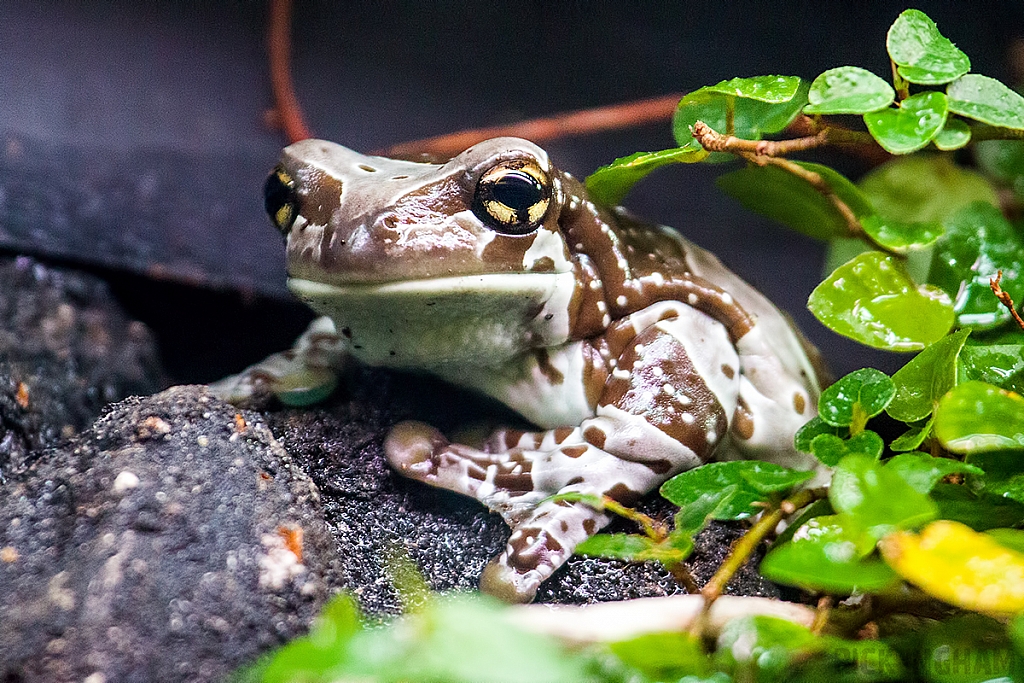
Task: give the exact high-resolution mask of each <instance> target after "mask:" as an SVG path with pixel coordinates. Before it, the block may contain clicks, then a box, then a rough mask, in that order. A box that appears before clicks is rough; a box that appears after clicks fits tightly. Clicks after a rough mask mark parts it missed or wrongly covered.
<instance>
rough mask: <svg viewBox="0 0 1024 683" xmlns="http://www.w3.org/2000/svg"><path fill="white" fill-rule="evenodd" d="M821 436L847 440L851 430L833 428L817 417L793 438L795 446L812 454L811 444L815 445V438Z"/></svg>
mask: <svg viewBox="0 0 1024 683" xmlns="http://www.w3.org/2000/svg"><path fill="white" fill-rule="evenodd" d="M819 434H831V435H833V436H836V437H839V438H840V439H845V438H846V437H847V436H849V435H850V430H849V429H847V428H846V427H833V426H832V425H830V424H829V423H827V422H825V421H824V420H822V419H821V418H820V417H818V416H817V415H815V416H814V417H813V418H811V419H810V420H809V421H808V422H807V423H806V424H805V425H804V426H803V427H801V428H800V429H798V430H797V432H796V436H794V437H793V446H794V447H795V448H796V449H797V450H798V451H801V452H803V453H811V452H812V450H811V443H813V441H814V437H816V436H818V435H819Z"/></svg>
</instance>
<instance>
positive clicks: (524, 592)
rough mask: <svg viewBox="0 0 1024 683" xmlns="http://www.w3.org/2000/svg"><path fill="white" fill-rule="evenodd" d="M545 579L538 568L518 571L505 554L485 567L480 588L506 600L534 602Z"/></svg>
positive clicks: (511, 601)
mask: <svg viewBox="0 0 1024 683" xmlns="http://www.w3.org/2000/svg"><path fill="white" fill-rule="evenodd" d="M543 580H544V579H543V578H542V577H541V575H540V572H538V571H536V570H530V571H527V572H525V573H520V572H518V571H516V570H515V569H514V568H512V567H510V566H509V565H508V563H507V562H506V561H505V555H504V554H503V555H501V556H500V557H495V558H494V559H493V560H491V561H490V562H488V563H487V566H486V567H484V571H483V574H481V575H480V590H481V591H483V592H484V593H487V594H488V595H493V596H494V597H496V598H498V599H499V600H502V601H504V602H510V603H524V602H532V601H533V598H534V597H535V596H536V595H537V588H538V587H540V584H541V582H542V581H543Z"/></svg>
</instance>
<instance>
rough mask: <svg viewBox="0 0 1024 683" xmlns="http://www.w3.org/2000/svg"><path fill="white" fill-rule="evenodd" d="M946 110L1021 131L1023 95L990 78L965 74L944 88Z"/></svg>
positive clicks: (1023, 106)
mask: <svg viewBox="0 0 1024 683" xmlns="http://www.w3.org/2000/svg"><path fill="white" fill-rule="evenodd" d="M946 97H947V98H948V99H949V110H950V111H951V112H953V113H954V114H960V115H961V116H966V117H967V118H970V119H974V120H976V121H981V122H982V123H987V124H989V125H990V126H1001V127H1003V128H1014V129H1017V130H1024V97H1021V96H1020V95H1019V94H1017V93H1016V92H1014V91H1013V90H1011V89H1010V88H1008V87H1006V86H1005V85H1003V84H1002V83H1000V82H999V81H997V80H996V79H994V78H989V77H988V76H982V75H980V74H967V75H966V76H964V77H962V78H959V79H957V80H956V81H953V82H952V83H950V84H949V87H948V88H946Z"/></svg>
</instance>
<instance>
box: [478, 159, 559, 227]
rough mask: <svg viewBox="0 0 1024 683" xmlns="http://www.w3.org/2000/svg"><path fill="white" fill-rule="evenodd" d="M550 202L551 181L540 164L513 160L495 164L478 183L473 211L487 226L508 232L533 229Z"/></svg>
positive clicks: (538, 223)
mask: <svg viewBox="0 0 1024 683" xmlns="http://www.w3.org/2000/svg"><path fill="white" fill-rule="evenodd" d="M550 204H551V182H550V180H549V179H548V176H547V174H546V173H544V171H543V170H541V168H540V167H539V166H537V164H535V163H529V162H526V163H524V162H522V161H510V162H503V163H500V164H498V165H497V166H494V167H493V168H491V169H490V170H488V171H487V172H486V173H484V174H483V175H482V176H480V180H478V181H477V184H476V192H475V193H474V195H473V213H474V214H475V215H476V217H477V218H479V219H480V220H481V221H483V223H484V225H486V226H487V227H489V228H491V229H492V230H495V231H497V232H502V233H505V234H509V235H525V234H527V233H529V232H533V231H534V230H536V229H537V226H538V225H540V222H541V221H542V220H543V219H544V214H546V213H547V211H548V206H549V205H550Z"/></svg>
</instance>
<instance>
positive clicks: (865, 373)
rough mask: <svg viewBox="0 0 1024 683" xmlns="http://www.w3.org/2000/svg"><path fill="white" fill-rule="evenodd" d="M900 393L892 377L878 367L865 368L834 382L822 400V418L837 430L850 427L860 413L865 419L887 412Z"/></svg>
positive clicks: (820, 400) (820, 415)
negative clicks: (893, 399) (886, 408)
mask: <svg viewBox="0 0 1024 683" xmlns="http://www.w3.org/2000/svg"><path fill="white" fill-rule="evenodd" d="M895 394H896V387H895V385H894V384H893V382H892V380H891V379H889V376H888V375H887V374H885V373H884V372H880V371H878V370H875V369H874V368H861V369H860V370H854V371H853V372H851V373H850V374H848V375H846V376H845V377H842V378H841V379H839V380H837V381H836V382H834V383H833V384H832V385H831V386H829V387H828V388H827V389H825V391H823V392H822V393H821V398H820V399H818V416H819V417H821V419H822V420H824V421H825V422H827V423H828V424H830V425H832V426H833V427H847V426H849V425H851V424H853V422H854V421H855V418H856V415H857V414H858V412H859V413H860V414H862V415H863V416H864V417H865V418H868V417H874V416H875V415H878V414H879V413H880V412H882V411H883V410H885V407H886V406H887V405H889V401H891V400H892V397H893V396H894V395H895Z"/></svg>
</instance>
